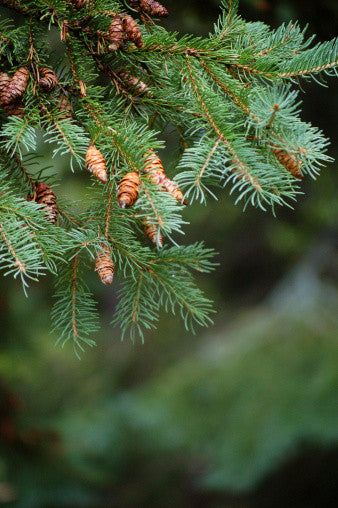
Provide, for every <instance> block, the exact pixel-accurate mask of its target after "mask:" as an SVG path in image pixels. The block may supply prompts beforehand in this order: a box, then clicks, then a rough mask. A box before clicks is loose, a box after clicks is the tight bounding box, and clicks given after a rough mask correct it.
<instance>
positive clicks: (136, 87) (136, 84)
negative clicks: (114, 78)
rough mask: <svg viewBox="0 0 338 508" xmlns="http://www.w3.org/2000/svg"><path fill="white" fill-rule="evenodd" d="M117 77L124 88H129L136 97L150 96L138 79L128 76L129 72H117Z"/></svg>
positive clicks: (146, 87) (146, 88)
mask: <svg viewBox="0 0 338 508" xmlns="http://www.w3.org/2000/svg"><path fill="white" fill-rule="evenodd" d="M117 75H118V76H119V77H120V78H121V79H122V81H123V85H124V87H125V88H127V89H128V88H131V89H132V90H133V91H134V93H135V94H136V95H144V94H145V95H148V96H151V91H150V90H149V88H148V86H147V85H146V84H145V83H143V81H141V80H140V79H138V78H136V77H135V76H132V75H131V74H129V72H124V71H119V72H118V73H117Z"/></svg>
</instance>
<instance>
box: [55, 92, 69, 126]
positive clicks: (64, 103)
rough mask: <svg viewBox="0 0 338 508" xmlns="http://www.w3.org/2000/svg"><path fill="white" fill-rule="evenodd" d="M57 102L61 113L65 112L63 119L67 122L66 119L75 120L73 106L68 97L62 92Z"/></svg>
mask: <svg viewBox="0 0 338 508" xmlns="http://www.w3.org/2000/svg"><path fill="white" fill-rule="evenodd" d="M57 100H58V108H59V111H62V112H63V114H62V116H61V118H62V119H63V120H65V119H66V118H73V114H72V105H71V102H70V100H69V98H68V96H67V95H65V94H64V93H62V92H61V93H60V95H59V96H58V99H57Z"/></svg>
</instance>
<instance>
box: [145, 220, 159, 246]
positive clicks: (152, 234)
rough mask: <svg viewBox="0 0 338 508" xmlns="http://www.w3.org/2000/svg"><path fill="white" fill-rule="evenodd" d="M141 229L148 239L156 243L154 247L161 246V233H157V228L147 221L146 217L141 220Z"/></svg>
mask: <svg viewBox="0 0 338 508" xmlns="http://www.w3.org/2000/svg"><path fill="white" fill-rule="evenodd" d="M143 229H144V232H145V234H146V236H147V237H148V238H149V240H150V241H151V242H152V243H153V244H154V245H156V247H159V248H161V247H163V235H162V233H161V232H160V233H158V228H157V226H156V225H155V224H152V223H151V222H149V220H148V219H147V218H145V219H144V220H143Z"/></svg>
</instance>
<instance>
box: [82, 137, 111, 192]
mask: <svg viewBox="0 0 338 508" xmlns="http://www.w3.org/2000/svg"><path fill="white" fill-rule="evenodd" d="M86 167H87V169H88V171H90V172H91V173H93V175H94V176H95V178H97V179H98V180H100V182H102V183H107V168H106V161H105V160H104V157H103V155H102V153H101V152H100V150H98V149H97V148H96V146H94V145H93V143H90V145H89V147H88V150H87V153H86Z"/></svg>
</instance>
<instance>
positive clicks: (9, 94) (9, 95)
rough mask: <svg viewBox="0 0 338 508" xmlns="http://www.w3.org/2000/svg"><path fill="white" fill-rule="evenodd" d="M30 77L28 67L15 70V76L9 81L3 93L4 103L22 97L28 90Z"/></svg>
mask: <svg viewBox="0 0 338 508" xmlns="http://www.w3.org/2000/svg"><path fill="white" fill-rule="evenodd" d="M28 79H29V70H28V69H27V67H20V69H18V70H17V71H16V72H15V74H14V76H13V77H12V79H11V80H10V82H9V83H8V86H7V88H6V89H5V90H4V92H3V94H2V95H1V100H2V103H3V104H9V103H11V102H14V101H16V100H18V99H20V98H21V97H22V95H23V93H24V91H25V90H26V86H27V83H28Z"/></svg>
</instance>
